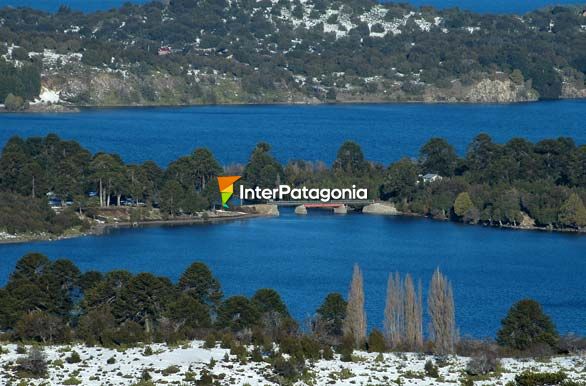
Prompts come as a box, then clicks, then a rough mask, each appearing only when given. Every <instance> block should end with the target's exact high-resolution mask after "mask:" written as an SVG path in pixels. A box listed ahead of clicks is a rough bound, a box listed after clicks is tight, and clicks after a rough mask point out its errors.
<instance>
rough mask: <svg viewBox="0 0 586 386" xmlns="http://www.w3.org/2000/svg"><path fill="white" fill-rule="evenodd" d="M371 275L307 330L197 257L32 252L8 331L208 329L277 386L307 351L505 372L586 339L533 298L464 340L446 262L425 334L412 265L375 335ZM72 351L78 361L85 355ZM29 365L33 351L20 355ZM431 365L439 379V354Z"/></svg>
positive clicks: (16, 281)
mask: <svg viewBox="0 0 586 386" xmlns="http://www.w3.org/2000/svg"><path fill="white" fill-rule="evenodd" d="M367 279H368V278H366V280H367ZM364 280H365V278H364V277H363V275H362V272H361V270H360V268H359V267H358V266H355V267H354V272H353V275H352V279H351V283H350V286H349V291H348V297H347V299H345V298H344V297H343V296H342V295H341V294H339V293H330V294H328V295H327V296H326V297H325V299H324V301H323V303H322V304H321V305H320V306H319V307H318V309H317V310H316V311H315V315H314V316H312V317H311V318H310V320H309V321H308V323H307V326H306V327H305V328H303V327H301V326H300V325H299V323H298V322H297V321H295V320H294V319H293V318H292V317H291V315H290V313H289V311H288V309H287V306H286V304H285V303H284V301H283V300H282V299H281V297H280V295H279V293H278V292H277V291H275V290H273V289H270V288H264V289H259V290H258V291H256V292H255V293H254V294H253V295H252V296H251V297H246V296H241V295H235V296H230V297H224V295H223V292H222V288H221V284H220V282H219V281H218V279H217V278H216V277H214V275H213V273H212V272H211V271H210V269H209V268H208V267H207V266H206V265H205V264H203V263H201V262H195V263H193V264H191V265H190V266H189V267H187V268H186V270H185V271H184V272H183V274H182V275H181V276H180V277H179V279H178V280H177V282H175V283H173V282H171V281H170V280H169V279H168V278H165V277H157V276H154V275H152V274H150V273H138V274H132V273H130V272H128V271H111V272H108V273H100V272H96V271H88V272H81V271H80V270H79V269H78V268H77V267H76V266H75V265H74V264H73V263H72V262H71V261H69V260H65V259H59V260H54V261H52V260H49V259H48V258H47V257H46V256H44V255H41V254H37V253H30V254H27V255H25V256H23V257H22V258H21V259H20V260H19V261H18V262H17V263H16V266H15V268H14V271H13V272H12V274H11V275H10V278H9V280H8V283H7V284H6V286H5V287H3V288H0V331H3V332H4V334H2V335H0V339H2V340H4V341H17V342H22V343H35V342H36V343H37V344H55V343H71V342H83V343H85V344H87V345H98V346H105V347H120V348H124V347H129V346H132V345H136V344H139V343H140V344H147V346H146V348H145V351H144V355H147V356H148V355H152V354H153V352H152V349H151V348H150V347H149V346H148V344H149V343H152V342H166V343H169V344H177V343H179V342H182V341H185V340H192V339H200V340H205V343H204V346H205V347H206V348H213V347H216V345H217V344H219V345H220V346H221V347H222V348H226V349H230V353H231V354H232V355H235V356H236V358H237V360H239V361H242V362H247V361H254V362H263V361H266V362H268V363H270V364H271V366H272V371H273V373H274V377H275V382H278V383H279V384H290V382H292V381H294V380H296V379H298V378H300V377H302V376H303V374H304V372H305V371H306V360H309V361H315V360H318V359H326V360H331V359H333V358H334V353H337V354H340V356H341V360H342V361H352V360H353V359H352V353H353V350H354V349H360V350H365V349H366V350H368V351H370V352H380V353H382V352H386V351H411V352H432V353H435V354H437V355H438V358H440V357H441V356H446V355H450V354H454V353H458V354H461V355H466V356H472V359H471V360H470V362H469V364H468V367H467V369H466V371H467V372H468V374H469V375H470V376H471V377H474V376H482V375H485V374H488V373H491V372H494V371H497V370H498V363H499V362H498V357H499V356H500V355H522V356H524V355H540V356H546V355H550V354H554V353H564V352H568V350H570V349H573V350H576V349H579V348H583V347H584V341H583V339H580V338H577V337H560V336H559V334H558V333H557V331H556V328H555V326H554V324H553V323H552V321H551V320H550V318H549V317H548V316H547V315H546V314H545V313H544V312H543V310H542V309H541V306H540V305H539V304H538V303H537V302H535V301H533V300H529V299H525V300H522V301H519V302H517V303H516V304H514V305H513V307H512V308H511V309H510V311H509V313H508V315H506V316H505V318H504V319H503V320H502V324H501V328H500V330H499V331H498V334H497V337H496V341H495V342H480V341H474V340H470V339H460V338H459V337H458V333H457V326H456V315H455V306H454V299H453V295H452V289H451V284H450V282H449V280H448V279H447V278H446V277H445V276H444V275H443V274H442V273H441V272H440V271H439V270H436V271H435V273H434V274H433V276H432V279H431V281H430V284H429V291H428V294H427V296H426V298H427V314H428V318H429V321H430V323H429V332H428V334H425V335H424V334H423V331H424V329H423V313H424V311H423V306H422V299H423V297H422V287H421V284H419V286H418V289H416V286H415V285H414V281H413V279H412V278H411V276H410V275H405V276H404V277H403V276H402V275H400V274H399V273H395V274H391V275H389V291H388V292H387V299H386V308H385V320H384V323H383V324H384V327H383V328H382V329H377V328H374V329H371V331H370V333H367V332H368V331H367V325H366V314H365V311H364V286H363V285H364ZM374 324H375V325H378V323H374ZM274 343H277V344H278V346H275V345H274ZM247 346H248V347H247ZM149 350H150V351H149ZM334 350H335V351H334ZM0 355H1V354H0ZM76 355H77V356H76ZM285 355H286V356H285ZM33 359H34V358H33ZM64 359H65V360H66V361H67V362H69V363H76V361H77V362H79V354H77V353H75V351H74V352H72V353H71V355H70V356H69V357H67V358H64ZM36 360H38V358H36ZM438 360H439V359H438ZM29 362H30V361H29ZM108 363H110V362H108ZM26 364H30V363H27V360H26V359H25V360H20V361H19V365H20V366H23V367H24V366H25V365H26ZM428 367H429V368H428ZM31 368H32V369H33V370H34V369H36V370H34V371H36V373H34V372H33V373H32V374H31V372H32V370H31ZM46 368H47V366H46V363H45V364H44V366H41V365H40V364H39V365H38V366H28V367H26V369H27V370H28V376H43V375H44V374H43V372H45V371H46ZM425 372H426V374H427V375H428V376H432V377H433V374H436V375H435V377H436V378H437V367H436V366H435V365H434V364H433V363H429V364H426V369H425ZM472 379H475V378H472ZM198 384H199V383H198ZM201 384H203V383H201ZM207 384H208V383H206V385H207ZM209 384H210V385H211V384H212V383H209ZM568 385H570V384H568Z"/></svg>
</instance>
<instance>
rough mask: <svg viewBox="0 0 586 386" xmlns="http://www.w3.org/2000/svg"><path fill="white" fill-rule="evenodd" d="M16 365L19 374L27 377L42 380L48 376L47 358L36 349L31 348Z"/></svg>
mask: <svg viewBox="0 0 586 386" xmlns="http://www.w3.org/2000/svg"><path fill="white" fill-rule="evenodd" d="M16 363H17V370H18V372H19V373H24V374H25V375H27V376H31V377H38V378H40V377H44V376H45V375H46V374H47V357H46V356H45V353H44V352H43V351H41V350H40V349H38V348H36V347H33V348H31V349H30V351H29V353H28V354H27V355H26V356H25V357H23V358H18V359H17V361H16Z"/></svg>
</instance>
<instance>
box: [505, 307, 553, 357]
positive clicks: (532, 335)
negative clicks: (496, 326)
mask: <svg viewBox="0 0 586 386" xmlns="http://www.w3.org/2000/svg"><path fill="white" fill-rule="evenodd" d="M558 339H559V335H558V333H557V331H556V328H555V326H554V324H553V322H552V321H551V319H550V318H549V316H547V315H546V314H545V313H544V312H543V309H542V308H541V305H540V304H539V303H537V302H536V301H535V300H531V299H524V300H521V301H519V302H517V303H515V304H514V305H513V306H512V307H511V309H510V310H509V313H508V314H507V317H506V318H505V319H503V321H502V326H501V329H500V330H499V331H498V333H497V338H496V341H497V343H498V344H499V345H501V346H505V347H510V348H514V349H517V350H526V349H529V348H531V346H533V345H536V344H547V345H549V346H551V347H553V346H555V344H556V343H557V341H558Z"/></svg>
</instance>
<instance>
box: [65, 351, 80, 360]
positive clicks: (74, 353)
mask: <svg viewBox="0 0 586 386" xmlns="http://www.w3.org/2000/svg"><path fill="white" fill-rule="evenodd" d="M65 362H67V363H79V362H81V357H80V356H79V354H78V353H77V351H72V352H71V355H69V356H68V357H67V358H65Z"/></svg>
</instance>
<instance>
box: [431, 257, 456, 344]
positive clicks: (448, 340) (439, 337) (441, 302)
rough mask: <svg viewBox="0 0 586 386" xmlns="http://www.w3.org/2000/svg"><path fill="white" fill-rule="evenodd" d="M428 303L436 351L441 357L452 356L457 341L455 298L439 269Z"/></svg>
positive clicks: (450, 286) (433, 280) (432, 282)
mask: <svg viewBox="0 0 586 386" xmlns="http://www.w3.org/2000/svg"><path fill="white" fill-rule="evenodd" d="M427 302H428V309H429V315H430V318H431V325H430V328H431V331H430V333H431V337H432V339H433V342H434V350H435V352H436V354H439V355H446V354H451V353H453V352H454V344H455V342H456V339H457V331H456V320H455V310H454V297H453V293H452V285H451V284H450V282H449V281H448V279H447V278H446V277H445V276H444V275H443V274H442V273H441V272H440V270H439V268H438V269H436V271H435V272H434V274H433V277H432V278H431V285H430V287H429V296H428V299H427Z"/></svg>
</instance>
